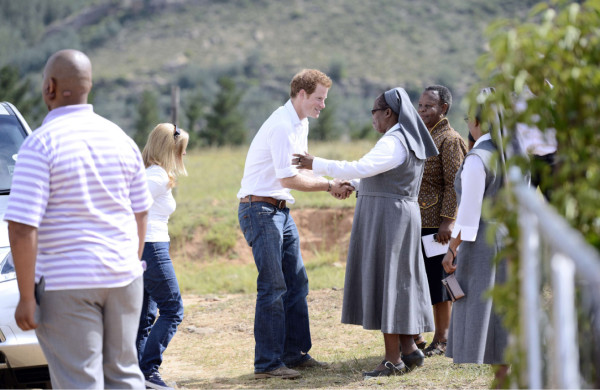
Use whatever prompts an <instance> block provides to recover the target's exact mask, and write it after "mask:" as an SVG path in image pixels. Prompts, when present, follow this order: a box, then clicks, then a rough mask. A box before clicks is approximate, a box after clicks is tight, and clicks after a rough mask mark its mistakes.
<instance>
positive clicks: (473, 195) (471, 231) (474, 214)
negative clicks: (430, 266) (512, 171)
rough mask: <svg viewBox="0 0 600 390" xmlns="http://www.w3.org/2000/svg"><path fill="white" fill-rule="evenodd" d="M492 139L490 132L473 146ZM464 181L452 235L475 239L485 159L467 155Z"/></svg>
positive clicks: (483, 181)
mask: <svg viewBox="0 0 600 390" xmlns="http://www.w3.org/2000/svg"><path fill="white" fill-rule="evenodd" d="M490 139H492V137H491V135H490V134H484V135H482V136H481V137H479V139H478V140H477V141H476V142H475V145H473V147H476V146H477V145H479V144H480V143H482V142H483V141H486V140H490ZM460 179H461V183H462V194H461V196H460V204H459V205H458V215H457V216H456V222H455V224H454V229H453V230H452V237H457V236H458V233H461V235H460V238H461V240H463V241H475V239H476V238H477V231H478V230H479V219H480V218H481V206H482V205H483V194H484V192H485V168H484V166H483V161H481V159H480V158H479V157H478V156H476V155H473V154H470V155H467V157H466V158H465V161H464V162H463V169H462V172H461V174H460Z"/></svg>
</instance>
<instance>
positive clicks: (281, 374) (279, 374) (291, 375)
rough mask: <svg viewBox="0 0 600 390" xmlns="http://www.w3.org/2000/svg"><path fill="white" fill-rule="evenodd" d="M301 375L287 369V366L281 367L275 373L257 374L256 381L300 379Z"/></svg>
mask: <svg viewBox="0 0 600 390" xmlns="http://www.w3.org/2000/svg"><path fill="white" fill-rule="evenodd" d="M300 376H301V374H300V373H299V372H298V371H296V370H292V369H291V368H287V367H286V366H281V367H279V368H277V369H275V370H273V371H267V372H255V373H254V379H267V378H280V379H296V378H299V377H300Z"/></svg>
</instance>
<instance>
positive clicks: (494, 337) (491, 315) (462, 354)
mask: <svg viewBox="0 0 600 390" xmlns="http://www.w3.org/2000/svg"><path fill="white" fill-rule="evenodd" d="M495 151H496V147H495V146H494V143H493V142H492V141H491V140H486V141H483V142H481V143H480V144H479V145H477V146H476V147H475V148H473V149H472V150H471V151H470V152H469V153H468V154H467V156H466V157H465V160H466V158H467V157H469V155H475V156H478V157H479V158H480V159H481V161H482V162H483V165H484V169H485V176H486V178H485V191H484V194H483V196H484V199H485V198H490V197H494V196H495V195H496V193H497V192H498V191H499V190H500V188H501V187H502V184H503V178H502V174H501V172H500V170H499V167H498V166H499V164H498V163H495V164H494V163H493V161H496V160H497V159H494V158H493V157H492V155H493V154H494V152H495ZM463 164H464V163H463ZM462 169H463V167H462V166H461V168H460V169H459V171H458V173H457V174H456V179H455V181H454V188H455V189H456V194H457V198H458V203H459V204H460V197H461V194H462V181H461V177H460V176H461V173H462ZM492 223H493V222H491V221H486V220H484V219H483V218H480V220H479V228H478V230H477V238H476V239H475V241H462V242H461V244H460V247H459V250H458V254H457V258H456V264H457V269H456V271H455V274H456V279H457V280H458V283H459V284H460V286H461V288H462V289H463V291H464V293H465V297H464V298H462V299H460V300H458V301H456V302H454V304H453V305H452V318H451V321H450V331H449V334H448V346H447V349H446V356H447V357H451V358H453V361H454V363H478V364H482V363H484V364H505V363H506V360H505V359H504V350H505V349H506V346H507V343H508V333H507V332H506V329H505V328H504V327H503V326H502V322H501V318H500V317H499V316H498V315H497V314H496V313H495V312H494V307H493V304H492V300H491V298H488V297H485V292H486V291H487V290H489V289H490V288H492V287H493V286H494V284H502V283H504V282H505V281H506V277H507V270H506V262H505V261H501V262H500V263H499V264H498V265H497V266H495V265H494V263H493V259H494V257H495V256H496V253H498V251H499V250H500V249H501V243H502V238H503V237H504V236H505V235H506V229H505V228H503V227H502V226H500V227H499V228H498V229H497V232H496V237H495V242H494V244H493V245H490V244H489V243H488V241H487V229H488V228H489V227H490V225H491V224H492Z"/></svg>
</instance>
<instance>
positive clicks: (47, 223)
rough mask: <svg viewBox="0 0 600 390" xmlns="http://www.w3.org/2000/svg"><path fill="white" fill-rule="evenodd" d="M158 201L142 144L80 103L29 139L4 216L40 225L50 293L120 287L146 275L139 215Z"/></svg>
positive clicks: (41, 272)
mask: <svg viewBox="0 0 600 390" xmlns="http://www.w3.org/2000/svg"><path fill="white" fill-rule="evenodd" d="M151 204H152V198H151V196H150V193H149V191H148V187H147V184H146V176H145V169H144V165H143V162H142V158H141V155H140V151H139V149H138V147H137V146H136V145H135V143H134V142H133V140H131V138H129V137H128V136H127V135H126V134H125V132H123V130H122V129H121V128H120V127H118V126H117V125H115V124H114V123H112V122H110V121H108V120H106V119H104V118H102V117H101V116H99V115H97V114H95V113H94V111H93V107H92V106H91V105H89V104H80V105H71V106H65V107H59V108H56V109H54V110H52V111H50V112H49V113H48V115H47V116H46V118H45V119H44V122H43V123H42V126H41V127H40V128H39V129H37V130H36V131H34V132H33V134H32V135H31V136H29V137H27V139H26V140H25V142H23V145H22V146H21V149H20V150H19V154H18V156H17V162H16V164H15V170H14V176H13V181H12V188H11V192H10V196H9V201H8V206H7V210H6V214H5V216H4V219H5V220H7V221H14V222H19V223H23V224H26V225H30V226H34V227H36V228H38V253H37V261H36V270H35V280H36V282H39V280H40V278H41V277H42V276H43V277H44V280H45V283H46V290H48V291H50V290H70V289H88V288H111V287H121V286H125V285H128V284H129V283H131V282H132V281H133V280H135V279H136V278H137V277H139V276H141V275H142V272H143V270H142V266H141V262H140V261H139V258H138V234H137V224H136V222H135V216H134V213H137V212H142V211H146V210H148V209H149V208H150V206H151Z"/></svg>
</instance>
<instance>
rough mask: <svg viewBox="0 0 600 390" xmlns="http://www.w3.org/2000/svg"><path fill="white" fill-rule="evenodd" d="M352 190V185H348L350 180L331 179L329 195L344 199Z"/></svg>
mask: <svg viewBox="0 0 600 390" xmlns="http://www.w3.org/2000/svg"><path fill="white" fill-rule="evenodd" d="M311 164H312V160H311ZM353 191H354V187H352V185H350V182H349V181H347V180H339V179H335V180H333V184H332V186H331V191H330V192H331V196H333V197H334V198H336V199H340V200H342V199H346V198H348V197H349V196H350V195H351V194H352V192H353Z"/></svg>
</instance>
